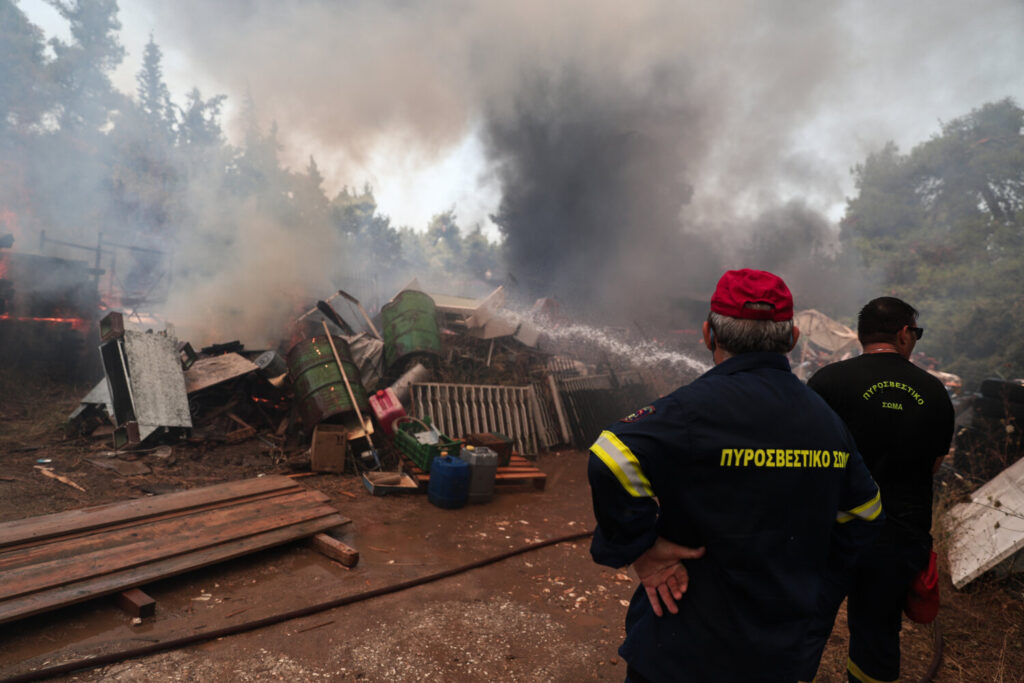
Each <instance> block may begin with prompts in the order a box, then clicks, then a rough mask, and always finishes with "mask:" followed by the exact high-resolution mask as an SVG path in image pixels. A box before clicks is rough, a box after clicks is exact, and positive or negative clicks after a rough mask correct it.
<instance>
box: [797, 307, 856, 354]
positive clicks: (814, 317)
mask: <svg viewBox="0 0 1024 683" xmlns="http://www.w3.org/2000/svg"><path fill="white" fill-rule="evenodd" d="M793 324H794V325H796V326H797V327H798V328H800V341H801V343H805V344H806V343H808V342H810V343H812V344H814V345H815V346H817V347H820V348H821V349H823V350H825V351H827V352H829V353H831V354H833V355H835V354H842V353H845V352H847V351H850V352H857V351H858V350H859V342H858V341H857V333H856V332H854V331H853V330H851V329H850V328H849V327H847V326H846V325H844V324H842V323H841V322H839V321H837V320H833V319H832V318H830V317H828V316H827V315H825V314H824V313H821V312H820V311H816V310H814V309H813V308H808V309H807V310H805V311H800V312H799V313H796V314H795V315H794V316H793Z"/></svg>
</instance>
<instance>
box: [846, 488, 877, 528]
mask: <svg viewBox="0 0 1024 683" xmlns="http://www.w3.org/2000/svg"><path fill="white" fill-rule="evenodd" d="M880 514H882V492H881V491H876V492H875V495H874V497H873V498H872V499H871V500H869V501H868V502H866V503H862V504H860V505H858V506H857V507H855V508H853V509H852V510H840V511H839V512H838V513H836V521H837V522H839V523H840V524H845V523H846V522H849V521H850V520H852V519H858V518H859V519H863V520H865V521H868V522H870V521H871V520H873V519H877V518H878V515H880Z"/></svg>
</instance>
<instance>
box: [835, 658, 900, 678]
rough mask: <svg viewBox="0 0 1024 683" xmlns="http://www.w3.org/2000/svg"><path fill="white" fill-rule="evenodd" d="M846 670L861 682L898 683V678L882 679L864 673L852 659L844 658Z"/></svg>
mask: <svg viewBox="0 0 1024 683" xmlns="http://www.w3.org/2000/svg"><path fill="white" fill-rule="evenodd" d="M846 670H847V671H849V672H850V675H851V676H853V677H854V678H856V679H857V680H858V681H860V682H861V683H900V679H898V678H895V679H893V680H891V681H883V680H880V679H878V678H872V677H871V676H868V675H867V674H866V673H864V672H863V671H861V669H860V667H859V666H857V665H856V664H854V663H853V660H852V659H847V660H846Z"/></svg>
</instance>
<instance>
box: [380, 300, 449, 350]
mask: <svg viewBox="0 0 1024 683" xmlns="http://www.w3.org/2000/svg"><path fill="white" fill-rule="evenodd" d="M380 318H381V323H382V325H383V329H382V330H381V332H382V336H383V337H384V365H385V367H387V368H391V367H393V366H394V365H395V363H397V362H398V361H400V360H402V359H403V358H406V357H407V356H410V355H412V354H429V355H432V356H437V355H440V353H441V331H440V329H439V328H438V326H437V305H436V304H435V303H434V300H433V299H432V298H430V295H429V294H424V293H423V292H418V291H416V290H414V289H406V290H403V291H401V292H399V293H398V294H397V295H396V296H395V298H394V300H392V301H391V303H389V304H387V305H386V306H384V307H383V308H381V309H380Z"/></svg>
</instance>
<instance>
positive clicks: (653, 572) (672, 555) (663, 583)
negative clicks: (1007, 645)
mask: <svg viewBox="0 0 1024 683" xmlns="http://www.w3.org/2000/svg"><path fill="white" fill-rule="evenodd" d="M703 555H704V548H687V547H686V546H682V545H677V544H675V543H673V542H672V541H666V540H665V539H664V538H661V537H660V536H659V537H658V540H657V541H655V542H654V545H652V546H651V547H650V548H648V549H647V552H645V553H644V554H643V555H641V556H640V557H638V558H637V560H636V562H634V563H633V570H634V571H636V574H637V576H638V577H640V582H641V583H643V585H644V590H646V591H647V597H648V599H649V600H650V601H651V608H652V609H653V610H654V614H656V615H657V616H659V617H660V616H662V614H664V612H662V608H661V603H662V602H664V603H665V607H666V608H667V609H668V611H669V612H671V613H672V614H678V613H679V608H678V607H677V606H676V600H679V599H680V598H682V597H683V593H685V592H686V589H687V587H688V586H689V582H690V576H689V574H687V572H686V567H684V566H683V563H682V560H692V559H695V558H698V557H702V556H703ZM659 598H660V599H659Z"/></svg>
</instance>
